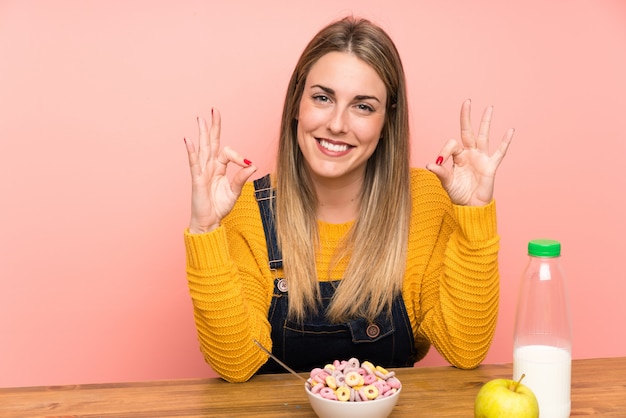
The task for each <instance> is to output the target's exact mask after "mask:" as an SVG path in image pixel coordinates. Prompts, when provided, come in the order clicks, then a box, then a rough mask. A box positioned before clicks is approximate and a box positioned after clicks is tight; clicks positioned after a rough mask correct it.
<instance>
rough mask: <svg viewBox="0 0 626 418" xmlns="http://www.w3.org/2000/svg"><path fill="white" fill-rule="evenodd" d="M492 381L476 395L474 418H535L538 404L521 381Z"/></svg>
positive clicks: (537, 413) (531, 392)
mask: <svg viewBox="0 0 626 418" xmlns="http://www.w3.org/2000/svg"><path fill="white" fill-rule="evenodd" d="M523 378H524V375H522V377H520V379H519V380H518V381H517V382H516V381H514V380H509V379H493V380H490V381H489V382H487V383H485V384H484V385H483V386H482V387H481V388H480V390H479V391H478V395H476V400H475V402H474V418H505V417H508V418H537V417H539V404H538V403H537V398H536V397H535V394H534V393H533V391H532V390H530V388H529V387H528V386H524V385H523V384H522V383H521V381H522V379H523Z"/></svg>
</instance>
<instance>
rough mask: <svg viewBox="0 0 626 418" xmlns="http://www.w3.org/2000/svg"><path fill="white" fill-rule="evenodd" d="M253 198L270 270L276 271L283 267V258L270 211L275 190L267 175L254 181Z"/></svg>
mask: <svg viewBox="0 0 626 418" xmlns="http://www.w3.org/2000/svg"><path fill="white" fill-rule="evenodd" d="M254 197H255V198H256V201H257V203H258V204H259V210H260V211H261V221H262V222H263V230H264V231H265V244H266V246H267V255H268V257H269V262H270V269H272V270H277V269H279V268H281V267H282V266H283V256H282V253H281V252H280V249H279V248H278V240H277V238H276V227H275V225H274V213H273V211H272V202H273V201H274V198H275V197H276V190H275V189H274V188H272V183H271V181H270V175H269V174H267V175H265V176H264V177H261V178H260V179H256V180H254Z"/></svg>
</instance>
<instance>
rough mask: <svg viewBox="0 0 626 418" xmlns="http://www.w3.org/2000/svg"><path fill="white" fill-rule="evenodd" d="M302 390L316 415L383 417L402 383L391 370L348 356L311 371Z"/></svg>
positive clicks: (393, 403)
mask: <svg viewBox="0 0 626 418" xmlns="http://www.w3.org/2000/svg"><path fill="white" fill-rule="evenodd" d="M304 389H305V392H306V394H307V397H308V398H309V402H310V403H311V407H312V408H313V411H315V413H316V414H317V416H318V417H319V418H337V417H342V418H386V417H388V416H389V414H391V411H392V410H393V408H394V406H395V405H396V403H397V402H398V398H399V397H400V392H401V391H402V385H401V383H400V380H398V378H397V377H396V376H395V373H394V372H393V371H387V370H385V369H384V368H382V367H380V366H375V365H373V364H372V363H370V362H368V361H364V362H362V363H361V362H359V360H358V359H356V358H351V359H350V360H342V361H340V360H335V361H334V362H333V363H332V364H327V365H326V366H324V367H323V368H315V369H313V370H311V373H310V376H309V378H308V379H307V381H306V383H305V384H304Z"/></svg>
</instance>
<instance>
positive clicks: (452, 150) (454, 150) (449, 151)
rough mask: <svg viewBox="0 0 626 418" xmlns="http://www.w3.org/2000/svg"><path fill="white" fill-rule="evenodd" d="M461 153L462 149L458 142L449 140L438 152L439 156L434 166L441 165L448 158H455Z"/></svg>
mask: <svg viewBox="0 0 626 418" xmlns="http://www.w3.org/2000/svg"><path fill="white" fill-rule="evenodd" d="M462 152H463V147H462V146H461V144H459V142H458V141H457V140H455V139H450V140H448V141H447V142H446V143H445V144H444V146H443V148H441V150H440V151H439V156H438V157H437V160H436V165H442V164H444V163H445V162H446V161H448V158H450V156H452V157H455V156H457V155H459V154H460V153H462Z"/></svg>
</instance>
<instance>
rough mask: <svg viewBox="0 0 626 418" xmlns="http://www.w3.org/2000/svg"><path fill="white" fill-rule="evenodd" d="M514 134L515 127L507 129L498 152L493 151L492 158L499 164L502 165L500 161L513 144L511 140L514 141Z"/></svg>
mask: <svg viewBox="0 0 626 418" xmlns="http://www.w3.org/2000/svg"><path fill="white" fill-rule="evenodd" d="M513 135H515V129H513V128H511V129H509V130H508V131H506V133H505V134H504V136H503V137H502V142H500V146H499V147H498V149H497V150H496V152H494V153H493V156H492V158H493V159H494V160H495V161H496V163H497V164H498V165H500V163H501V162H502V160H503V159H504V156H505V155H506V152H507V150H508V149H509V145H511V142H512V141H513Z"/></svg>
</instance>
